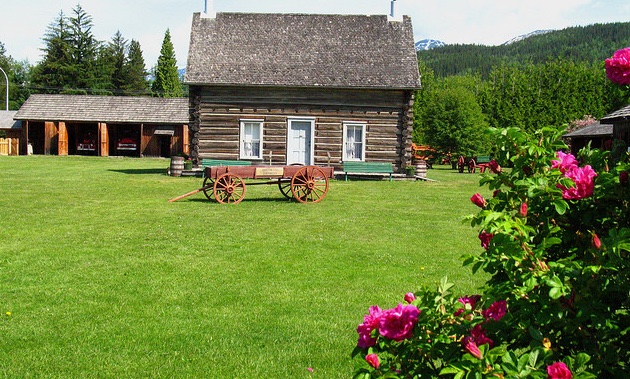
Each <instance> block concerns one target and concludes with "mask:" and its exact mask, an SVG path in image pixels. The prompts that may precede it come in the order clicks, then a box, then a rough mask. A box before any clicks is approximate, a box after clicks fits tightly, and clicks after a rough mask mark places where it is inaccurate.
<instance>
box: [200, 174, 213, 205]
mask: <svg viewBox="0 0 630 379" xmlns="http://www.w3.org/2000/svg"><path fill="white" fill-rule="evenodd" d="M202 188H203V194H204V195H206V197H207V198H208V200H212V199H214V193H213V191H214V179H212V178H211V177H209V176H206V178H205V179H204V180H203V187H202Z"/></svg>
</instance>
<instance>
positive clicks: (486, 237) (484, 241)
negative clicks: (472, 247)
mask: <svg viewBox="0 0 630 379" xmlns="http://www.w3.org/2000/svg"><path fill="white" fill-rule="evenodd" d="M492 237H494V234H492V233H488V232H486V231H485V230H484V231H483V232H481V233H480V234H479V240H480V241H481V247H483V248H484V249H486V250H488V247H489V246H490V240H492Z"/></svg>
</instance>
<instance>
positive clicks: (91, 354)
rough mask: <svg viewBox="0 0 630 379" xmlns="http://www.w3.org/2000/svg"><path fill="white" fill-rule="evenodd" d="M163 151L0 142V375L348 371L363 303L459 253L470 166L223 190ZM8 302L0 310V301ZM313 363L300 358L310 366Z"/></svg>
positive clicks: (461, 279) (403, 288)
mask: <svg viewBox="0 0 630 379" xmlns="http://www.w3.org/2000/svg"><path fill="white" fill-rule="evenodd" d="M168 165H169V161H168V160H165V159H122V158H85V157H55V156H47V157H46V156H28V157H24V156H22V157H0V183H1V184H0V189H1V192H2V193H1V196H0V212H2V216H1V217H0V233H1V236H2V242H1V243H0V316H2V317H0V333H1V334H0V336H1V338H0V376H2V377H9V378H27V377H32V378H38V377H46V378H259V377H264V378H311V377H313V378H326V379H328V378H349V377H351V373H352V370H353V364H352V362H351V360H350V353H351V351H352V349H353V347H354V346H355V344H356V339H357V334H356V331H355V330H356V326H357V325H358V324H359V323H360V322H361V321H362V318H363V315H364V314H365V313H366V312H367V310H368V307H369V306H370V305H373V304H379V305H380V306H381V307H383V308H390V307H393V306H395V305H396V304H397V303H398V302H400V301H402V297H403V295H404V293H406V292H408V291H413V290H416V289H417V288H418V287H419V286H421V285H431V286H433V285H434V284H435V283H437V281H438V280H439V278H440V277H442V276H444V275H448V276H449V278H450V279H452V281H454V282H455V283H456V284H457V286H458V287H457V289H458V290H459V291H461V292H462V293H472V292H473V291H474V290H475V288H477V287H478V286H479V285H480V284H482V282H483V279H484V278H482V277H479V276H473V275H472V274H471V273H470V270H469V269H468V268H462V265H461V259H460V257H461V255H462V254H464V253H468V252H474V251H478V250H479V248H480V247H479V242H478V240H477V237H476V231H475V230H473V229H472V228H471V227H470V225H467V224H465V223H463V222H462V218H463V217H464V216H465V215H468V214H471V213H474V212H475V211H476V209H475V206H474V205H473V204H472V203H471V202H470V201H469V198H470V196H471V194H472V193H474V192H476V191H478V190H479V187H478V177H477V176H476V175H470V174H458V173H456V172H455V171H454V170H450V169H447V168H446V167H439V166H438V167H436V168H435V169H433V170H429V173H428V176H429V177H430V178H433V179H436V180H437V181H436V182H411V181H403V182H393V183H391V182H388V181H362V182H360V181H349V182H344V181H332V182H331V184H330V190H329V192H328V196H327V197H326V198H325V199H324V200H323V201H322V202H321V203H318V204H300V203H297V202H293V201H288V200H286V199H285V198H284V197H283V196H282V195H281V194H280V192H279V190H278V188H277V186H249V187H247V194H246V197H245V199H244V200H243V201H242V202H241V203H240V204H237V205H222V204H218V203H215V202H210V201H208V200H207V199H206V198H205V197H204V196H203V194H202V193H199V194H197V195H194V196H191V197H188V198H185V199H183V200H180V201H178V202H175V203H169V202H168V201H167V200H168V199H170V198H173V197H175V196H177V195H180V194H183V193H186V192H188V191H191V190H194V189H196V188H199V187H200V186H201V179H199V178H184V177H182V178H174V177H169V176H167V175H165V171H166V168H167V167H168ZM6 312H10V315H8V314H6ZM309 367H310V368H312V369H313V372H309V370H307V369H308V368H309Z"/></svg>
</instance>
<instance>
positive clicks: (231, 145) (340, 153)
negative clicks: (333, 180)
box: [185, 13, 420, 172]
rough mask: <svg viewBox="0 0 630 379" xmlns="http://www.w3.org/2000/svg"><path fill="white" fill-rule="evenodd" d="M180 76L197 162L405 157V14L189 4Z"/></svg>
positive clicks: (408, 61)
mask: <svg viewBox="0 0 630 379" xmlns="http://www.w3.org/2000/svg"><path fill="white" fill-rule="evenodd" d="M185 82H186V84H188V85H189V87H190V100H189V101H190V103H189V107H190V124H189V126H190V142H191V156H192V157H193V159H194V160H195V161H196V162H197V163H199V162H200V160H201V159H204V158H212V159H229V160H248V161H253V162H254V163H260V164H269V163H270V162H271V164H278V165H290V164H318V165H328V164H330V165H332V166H335V167H336V168H341V166H342V164H343V162H344V161H374V162H391V163H392V164H393V165H394V168H395V170H396V171H397V172H404V168H405V166H406V165H407V164H409V163H410V160H411V155H412V152H411V133H412V129H413V103H414V93H415V91H416V90H417V89H419V87H420V75H419V72H418V62H417V57H416V51H415V48H414V40H413V30H412V24H411V19H410V18H409V17H407V16H404V17H401V18H400V19H393V18H391V17H388V16H365V15H306V14H253V13H216V14H214V15H212V16H208V15H205V14H200V13H196V14H194V15H193V21H192V28H191V37H190V47H189V54H188V66H187V70H186V76H185Z"/></svg>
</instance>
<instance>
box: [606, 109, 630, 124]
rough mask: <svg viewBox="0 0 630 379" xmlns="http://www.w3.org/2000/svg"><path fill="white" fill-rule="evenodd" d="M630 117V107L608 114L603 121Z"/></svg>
mask: <svg viewBox="0 0 630 379" xmlns="http://www.w3.org/2000/svg"><path fill="white" fill-rule="evenodd" d="M628 116H630V105H628V106H625V107H623V108H621V109H618V110H616V111H614V112H612V113H610V114H607V115H606V116H604V117H602V120H609V121H610V120H612V119H615V118H624V117H628Z"/></svg>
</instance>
